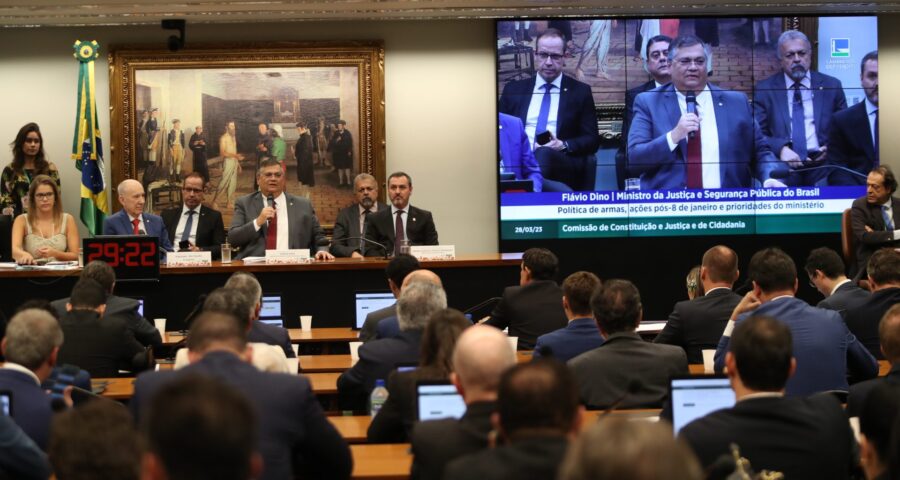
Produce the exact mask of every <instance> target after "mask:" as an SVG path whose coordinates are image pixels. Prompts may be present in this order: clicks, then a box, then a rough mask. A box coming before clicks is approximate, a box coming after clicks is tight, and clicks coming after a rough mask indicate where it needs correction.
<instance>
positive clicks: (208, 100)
mask: <svg viewBox="0 0 900 480" xmlns="http://www.w3.org/2000/svg"><path fill="white" fill-rule="evenodd" d="M109 70H110V72H109V78H110V82H109V85H110V123H111V132H110V134H111V139H110V140H111V143H110V154H111V155H110V158H111V162H112V164H111V165H112V167H111V168H112V181H111V186H112V188H115V186H116V185H118V184H119V182H121V181H122V180H124V179H126V178H133V179H136V180H138V181H140V182H141V183H142V184H143V185H144V190H145V192H146V194H147V204H146V206H145V210H146V211H151V212H153V213H157V214H158V213H159V212H160V211H162V210H163V209H166V208H169V207H173V206H179V205H180V204H181V182H182V180H183V178H184V177H185V175H187V174H188V173H190V172H194V171H196V172H199V173H200V174H201V175H203V176H204V178H205V179H206V180H207V182H206V193H205V198H204V204H206V205H207V206H209V207H211V208H214V209H217V210H219V211H221V212H222V216H223V217H224V218H223V220H224V221H225V225H226V227H227V226H229V225H231V216H232V213H233V206H234V201H235V199H237V198H238V197H240V196H242V195H246V194H249V193H252V192H253V191H255V190H256V169H257V166H258V164H259V162H260V161H262V160H265V159H275V160H277V161H279V162H280V163H281V164H282V168H284V170H285V173H286V178H287V181H286V186H285V189H286V191H288V192H290V193H292V194H295V195H300V196H304V197H307V198H309V199H310V201H311V202H312V204H313V206H314V207H315V209H316V214H317V215H318V217H319V221H320V223H322V224H323V226H325V227H326V228H329V227H330V226H332V225H333V224H334V221H335V219H336V218H337V214H338V211H339V210H340V209H341V208H343V207H345V206H347V205H349V204H351V203H352V202H353V201H354V192H353V185H352V183H353V178H354V177H355V176H356V175H357V174H359V173H363V172H365V173H369V174H371V175H374V176H375V178H376V179H377V180H378V183H379V184H383V183H384V180H385V153H384V46H383V44H382V43H381V42H380V41H371V42H342V43H320V42H316V43H275V44H240V45H200V46H192V47H191V48H190V49H187V50H181V51H178V52H169V51H167V50H158V49H157V50H151V49H146V48H141V47H139V46H113V47H112V48H111V53H110V54H109ZM113 196H114V197H115V195H113Z"/></svg>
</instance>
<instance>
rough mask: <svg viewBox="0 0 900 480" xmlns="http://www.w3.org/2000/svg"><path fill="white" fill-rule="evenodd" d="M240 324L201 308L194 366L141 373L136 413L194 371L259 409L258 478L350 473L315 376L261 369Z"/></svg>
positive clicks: (192, 343) (192, 348) (193, 338)
mask: <svg viewBox="0 0 900 480" xmlns="http://www.w3.org/2000/svg"><path fill="white" fill-rule="evenodd" d="M239 323H240V321H239V319H237V318H234V317H233V316H232V315H228V314H221V313H212V312H204V313H201V314H200V316H199V317H197V319H196V320H195V321H194V323H193V325H192V326H191V332H190V334H189V336H188V340H187V344H188V350H189V356H190V358H191V365H190V366H188V367H185V368H184V369H182V370H179V371H165V372H151V373H147V374H143V375H140V376H138V378H137V380H136V381H135V384H134V397H133V398H132V399H131V402H130V404H129V406H130V407H131V410H132V412H133V413H134V414H135V418H137V419H138V420H139V421H140V420H141V419H142V418H143V417H144V416H145V415H147V413H148V412H147V411H145V409H146V407H147V406H148V404H149V403H150V402H151V399H152V398H153V397H154V394H155V393H156V392H159V391H160V390H162V389H163V388H164V385H166V384H168V383H169V382H172V381H175V380H176V379H180V378H186V377H190V376H191V375H195V376H196V375H200V376H204V377H212V378H214V379H217V380H220V381H222V382H223V383H225V384H227V385H229V386H231V387H233V388H234V389H235V390H237V391H238V392H240V393H241V394H243V396H244V397H245V398H247V399H248V400H249V401H250V404H251V406H252V407H253V409H254V410H255V412H256V416H257V418H258V419H259V431H258V438H259V442H260V452H261V454H262V457H263V472H262V475H261V476H260V477H257V478H263V479H276V478H293V477H294V476H298V477H300V476H303V477H305V476H308V477H309V478H349V476H350V471H351V468H352V460H351V458H350V450H349V448H348V447H347V443H346V441H344V440H343V439H342V438H341V436H340V434H339V433H338V432H337V431H336V430H335V429H334V427H333V426H332V425H331V424H330V423H329V422H328V420H327V419H326V418H325V415H324V413H323V412H322V408H321V406H320V405H319V402H318V401H317V400H316V398H315V396H314V395H313V394H312V390H311V389H310V385H309V380H307V379H306V378H305V377H302V376H299V375H284V374H277V373H267V372H260V371H259V370H257V369H256V368H254V367H253V366H252V365H250V364H249V363H248V362H247V361H246V360H247V359H246V354H247V350H246V347H247V338H246V336H245V334H244V331H243V329H242V328H240V326H239ZM224 421H227V420H224Z"/></svg>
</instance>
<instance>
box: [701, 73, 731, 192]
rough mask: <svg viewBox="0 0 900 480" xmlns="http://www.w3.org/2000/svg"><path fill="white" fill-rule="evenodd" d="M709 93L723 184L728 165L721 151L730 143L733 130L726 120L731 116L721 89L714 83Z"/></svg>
mask: <svg viewBox="0 0 900 480" xmlns="http://www.w3.org/2000/svg"><path fill="white" fill-rule="evenodd" d="M707 85H709V84H707ZM709 93H710V95H711V98H712V104H713V111H715V112H716V134H717V136H718V137H719V178H721V179H722V182H723V184H724V182H725V177H726V172H727V171H728V168H729V167H730V165H729V163H728V162H723V161H721V159H722V158H723V156H724V155H723V152H722V146H723V145H730V144H731V141H730V139H729V138H728V136H729V135H730V134H732V132H734V130H733V129H732V128H731V126H730V125H728V124H727V122H728V120H730V119H731V118H732V117H731V116H730V115H728V108H727V105H725V98H724V97H723V96H722V90H721V89H719V88H718V87H716V86H715V85H709ZM701 113H702V112H701ZM725 155H727V153H725Z"/></svg>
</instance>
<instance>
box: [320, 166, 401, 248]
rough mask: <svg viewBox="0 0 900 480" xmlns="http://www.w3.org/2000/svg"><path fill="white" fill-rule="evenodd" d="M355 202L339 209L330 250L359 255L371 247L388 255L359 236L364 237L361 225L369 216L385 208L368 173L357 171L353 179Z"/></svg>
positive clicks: (373, 179) (372, 178)
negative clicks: (357, 173) (358, 172)
mask: <svg viewBox="0 0 900 480" xmlns="http://www.w3.org/2000/svg"><path fill="white" fill-rule="evenodd" d="M353 190H354V191H355V192H356V203H354V204H353V205H350V206H349V207H347V208H344V209H342V210H341V211H340V212H339V213H338V216H337V220H335V222H334V235H332V237H331V253H332V255H334V256H335V257H353V258H363V257H364V256H365V255H363V252H365V251H366V250H368V249H370V248H371V249H375V250H376V253H381V254H382V255H384V256H388V252H387V251H384V249H383V248H379V247H378V246H377V245H367V244H366V243H365V241H364V240H360V238H362V237H365V224H366V219H367V218H368V217H369V215H371V214H373V213H375V212H378V211H381V210H386V209H387V205H385V204H383V203H381V202H379V201H378V182H376V181H375V177H373V176H371V175H369V174H368V173H360V174H359V175H357V176H356V178H355V179H354V180H353Z"/></svg>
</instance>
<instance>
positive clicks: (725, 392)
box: [669, 375, 735, 435]
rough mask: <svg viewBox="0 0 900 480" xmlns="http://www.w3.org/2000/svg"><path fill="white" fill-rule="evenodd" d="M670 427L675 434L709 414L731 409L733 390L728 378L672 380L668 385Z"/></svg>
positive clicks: (676, 378) (709, 376) (677, 378)
mask: <svg viewBox="0 0 900 480" xmlns="http://www.w3.org/2000/svg"><path fill="white" fill-rule="evenodd" d="M669 398H670V399H671V401H672V427H673V429H674V432H675V434H676V435H677V434H678V431H679V430H681V429H682V428H683V427H684V426H685V425H687V424H688V423H691V422H692V421H694V420H695V419H698V418H700V417H703V416H706V415H707V414H709V413H712V412H715V411H716V410H721V409H723V408H729V407H733V406H734V401H735V400H734V390H732V389H731V383H730V382H729V381H728V377H725V376H724V375H706V376H690V377H675V378H673V379H672V380H670V383H669Z"/></svg>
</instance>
